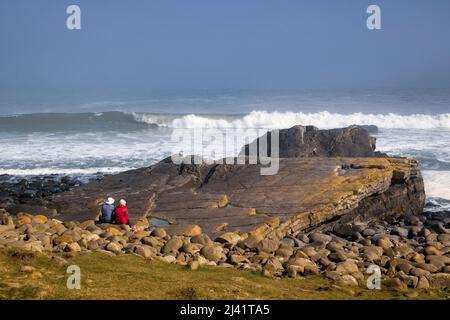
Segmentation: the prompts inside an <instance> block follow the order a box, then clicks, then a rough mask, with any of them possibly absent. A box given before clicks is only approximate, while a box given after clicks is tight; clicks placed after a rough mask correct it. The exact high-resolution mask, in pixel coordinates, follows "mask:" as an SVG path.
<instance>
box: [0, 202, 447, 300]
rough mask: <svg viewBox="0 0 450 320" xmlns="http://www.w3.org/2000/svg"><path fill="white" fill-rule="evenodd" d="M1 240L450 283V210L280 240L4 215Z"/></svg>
mask: <svg viewBox="0 0 450 320" xmlns="http://www.w3.org/2000/svg"><path fill="white" fill-rule="evenodd" d="M0 216H1V221H2V225H1V226H0V247H2V248H8V249H18V250H29V251H33V252H38V253H42V254H46V255H50V256H53V257H55V259H58V260H63V258H62V255H63V254H77V253H79V252H88V251H101V252H104V253H107V254H111V255H122V254H136V255H139V256H142V257H144V258H146V259H158V260H161V261H164V262H167V263H174V264H179V265H186V266H187V267H188V268H190V269H192V270H195V269H198V268H199V267H202V266H218V267H224V268H237V269H244V270H253V271H255V272H261V273H263V274H264V275H265V276H273V277H282V276H287V277H301V276H308V275H317V274H321V275H323V276H325V277H327V278H329V279H331V280H333V281H334V282H336V284H337V285H338V286H345V287H347V286H358V285H360V286H366V280H367V277H368V276H369V274H368V273H367V269H368V268H369V266H370V265H373V264H375V265H377V266H379V267H380V270H381V274H382V279H383V281H382V286H383V287H384V288H389V289H394V290H398V291H406V290H408V288H409V289H412V288H414V289H439V290H444V289H448V288H449V287H450V257H449V255H450V230H449V229H448V227H449V225H450V217H449V216H448V215H444V214H437V213H430V214H424V215H421V216H420V217H417V216H413V215H405V216H400V217H398V218H392V219H390V221H380V220H377V221H371V222H363V221H359V222H354V223H352V224H335V225H334V226H333V227H332V228H329V229H327V230H321V231H312V232H309V233H299V234H297V235H296V236H291V235H289V236H286V237H284V238H283V239H281V240H273V239H267V238H263V237H262V236H258V235H249V236H247V237H246V238H245V237H241V236H240V235H238V234H236V233H231V232H230V233H224V234H222V235H221V236H219V237H217V238H215V239H211V238H210V237H209V236H208V235H206V234H203V233H201V230H200V229H199V228H198V227H196V226H193V227H192V228H190V229H189V230H187V229H186V230H185V231H184V235H173V236H171V235H169V234H168V232H167V231H166V230H165V229H164V228H157V227H149V226H148V221H145V220H144V219H142V220H141V221H139V222H138V224H137V225H139V226H140V231H137V232H133V231H131V230H130V227H129V226H127V225H122V226H117V225H110V224H101V225H98V224H96V223H95V221H93V220H88V221H84V222H81V223H80V222H76V221H66V222H61V221H58V220H56V219H48V218H47V217H45V216H43V215H37V216H32V215H28V214H19V215H18V217H12V216H10V215H9V214H7V213H6V212H5V211H4V210H3V211H2V212H1V214H0Z"/></svg>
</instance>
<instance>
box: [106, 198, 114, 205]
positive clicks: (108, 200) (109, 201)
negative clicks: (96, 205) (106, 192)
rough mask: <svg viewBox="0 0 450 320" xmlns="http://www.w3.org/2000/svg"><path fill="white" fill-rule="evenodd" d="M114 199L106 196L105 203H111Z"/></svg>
mask: <svg viewBox="0 0 450 320" xmlns="http://www.w3.org/2000/svg"><path fill="white" fill-rule="evenodd" d="M114 201H115V200H114V198H112V197H108V199H106V201H105V203H106V204H113V203H114Z"/></svg>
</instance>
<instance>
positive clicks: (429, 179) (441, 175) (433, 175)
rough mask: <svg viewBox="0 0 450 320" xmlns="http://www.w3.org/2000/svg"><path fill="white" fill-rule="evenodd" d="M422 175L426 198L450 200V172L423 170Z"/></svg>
mask: <svg viewBox="0 0 450 320" xmlns="http://www.w3.org/2000/svg"><path fill="white" fill-rule="evenodd" d="M422 175H423V178H424V181H425V193H426V194H427V196H428V197H430V198H442V199H450V171H432V170H424V171H422Z"/></svg>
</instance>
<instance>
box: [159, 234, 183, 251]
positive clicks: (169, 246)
mask: <svg viewBox="0 0 450 320" xmlns="http://www.w3.org/2000/svg"><path fill="white" fill-rule="evenodd" d="M183 244H184V242H183V239H182V238H181V237H173V238H172V239H170V240H169V241H167V242H166V244H165V245H164V246H163V247H162V249H161V252H162V253H163V254H167V253H178V250H180V248H181V247H182V246H183Z"/></svg>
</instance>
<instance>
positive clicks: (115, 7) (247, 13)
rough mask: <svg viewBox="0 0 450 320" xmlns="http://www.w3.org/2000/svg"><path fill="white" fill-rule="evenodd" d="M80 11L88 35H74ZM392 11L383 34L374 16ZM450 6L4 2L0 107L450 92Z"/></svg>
mask: <svg viewBox="0 0 450 320" xmlns="http://www.w3.org/2000/svg"><path fill="white" fill-rule="evenodd" d="M70 4H78V5H80V7H81V10H82V30H80V31H69V30H67V29H66V18H67V14H66V12H65V11H66V8H67V6H68V5H70ZM369 4H378V5H379V6H380V7H381V9H382V27H383V30H381V31H369V30H368V29H367V28H366V18H367V14H366V8H367V6H368V5H369ZM449 13H450V1H448V0H433V1H427V0H372V1H365V0H340V1H337V0H328V1H326V0H292V1H288V0H263V1H262V0H141V1H138V0H127V1H125V0H120V1H119V0H83V1H75V0H71V1H67V0H39V1H32V0H28V1H23V0H1V1H0V102H2V101H3V104H4V103H5V101H14V100H15V99H16V98H17V99H24V97H30V99H31V98H33V97H36V99H37V97H45V96H57V95H74V96H76V95H80V96H92V97H97V96H102V97H107V96H108V95H109V94H111V95H119V96H120V95H124V96H130V97H137V96H151V95H152V94H156V93H160V92H166V93H183V92H188V93H189V92H204V91H213V92H222V91H236V90H238V91H246V90H256V91H264V90H294V91H295V90H305V89H327V90H328V89H336V88H371V87H388V88H399V87H400V88H402V87H407V88H410V87H413V88H415V87H418V88H423V87H426V88H428V87H441V88H442V87H447V88H448V87H450V41H449V39H450V16H449Z"/></svg>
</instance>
